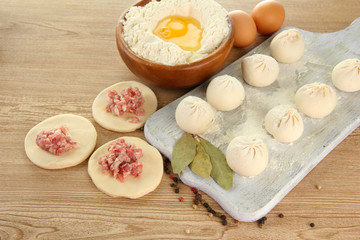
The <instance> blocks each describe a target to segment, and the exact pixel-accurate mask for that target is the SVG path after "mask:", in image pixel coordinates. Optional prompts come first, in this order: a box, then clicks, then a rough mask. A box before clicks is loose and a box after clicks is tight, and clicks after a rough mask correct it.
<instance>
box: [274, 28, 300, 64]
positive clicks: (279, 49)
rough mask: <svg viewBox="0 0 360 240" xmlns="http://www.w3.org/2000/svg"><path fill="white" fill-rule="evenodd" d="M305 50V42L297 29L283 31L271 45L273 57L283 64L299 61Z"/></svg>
mask: <svg viewBox="0 0 360 240" xmlns="http://www.w3.org/2000/svg"><path fill="white" fill-rule="evenodd" d="M304 50H305V42H304V39H303V38H302V36H301V34H300V32H299V31H298V30H296V29H289V30H285V31H282V32H281V33H279V34H278V35H276V36H275V37H274V38H273V40H272V41H271V43H270V51H271V55H272V56H273V57H274V58H275V59H276V60H277V61H278V62H282V63H294V62H296V61H298V60H299V59H300V58H301V57H302V55H303V54H304Z"/></svg>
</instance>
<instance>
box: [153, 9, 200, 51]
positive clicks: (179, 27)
mask: <svg viewBox="0 0 360 240" xmlns="http://www.w3.org/2000/svg"><path fill="white" fill-rule="evenodd" d="M202 32H203V29H202V28H201V25H200V22H199V21H198V20H196V19H195V18H193V17H183V16H179V15H174V16H168V17H165V18H164V19H162V20H160V21H159V23H158V24H157V26H156V27H155V29H154V30H153V34H155V35H156V36H158V37H159V38H161V39H162V40H164V41H166V42H172V43H175V44H176V45H178V46H179V47H180V48H182V49H183V50H185V51H197V50H199V49H200V47H201V44H200V42H201V39H202Z"/></svg>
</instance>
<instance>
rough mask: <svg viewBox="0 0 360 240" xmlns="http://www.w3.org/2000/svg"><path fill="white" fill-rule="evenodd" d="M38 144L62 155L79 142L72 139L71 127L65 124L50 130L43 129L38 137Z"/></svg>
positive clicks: (50, 151) (46, 149) (48, 150)
mask: <svg viewBox="0 0 360 240" xmlns="http://www.w3.org/2000/svg"><path fill="white" fill-rule="evenodd" d="M36 144H37V145H38V146H39V147H40V148H41V149H43V150H45V151H47V152H49V153H51V154H54V155H61V154H63V153H65V152H67V151H70V150H71V149H73V148H75V147H76V146H77V142H75V141H74V140H72V139H71V136H70V133H69V129H68V128H67V127H66V126H64V125H63V126H60V127H58V128H54V129H51V130H50V131H45V130H42V131H41V132H40V133H39V134H38V135H37V137H36Z"/></svg>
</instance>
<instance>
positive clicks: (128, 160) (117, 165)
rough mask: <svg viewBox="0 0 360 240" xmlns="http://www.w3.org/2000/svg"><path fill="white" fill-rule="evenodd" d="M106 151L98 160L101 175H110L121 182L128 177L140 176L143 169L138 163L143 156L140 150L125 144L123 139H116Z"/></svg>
mask: <svg viewBox="0 0 360 240" xmlns="http://www.w3.org/2000/svg"><path fill="white" fill-rule="evenodd" d="M108 151H109V153H107V154H106V155H104V156H102V157H101V158H100V159H99V164H100V165H101V166H102V171H103V173H110V174H111V175H112V176H114V177H115V178H116V179H118V180H119V181H121V182H124V180H125V179H126V178H127V177H128V176H130V175H133V176H134V177H139V176H140V174H141V172H142V167H143V165H142V163H141V162H139V161H138V160H139V159H140V158H141V157H142V156H143V154H142V150H141V148H136V147H135V145H133V144H128V143H126V142H125V140H124V139H117V140H116V141H114V142H112V143H110V145H109V147H108Z"/></svg>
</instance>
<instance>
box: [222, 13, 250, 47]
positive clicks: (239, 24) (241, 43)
mask: <svg viewBox="0 0 360 240" xmlns="http://www.w3.org/2000/svg"><path fill="white" fill-rule="evenodd" d="M229 15H230V17H231V19H232V20H233V22H234V26H235V33H234V46H235V47H246V46H248V45H250V44H251V43H252V42H254V41H255V38H256V25H255V22H254V20H253V19H252V18H251V16H250V15H249V14H247V13H246V12H244V11H241V10H235V11H231V12H230V13H229Z"/></svg>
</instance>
